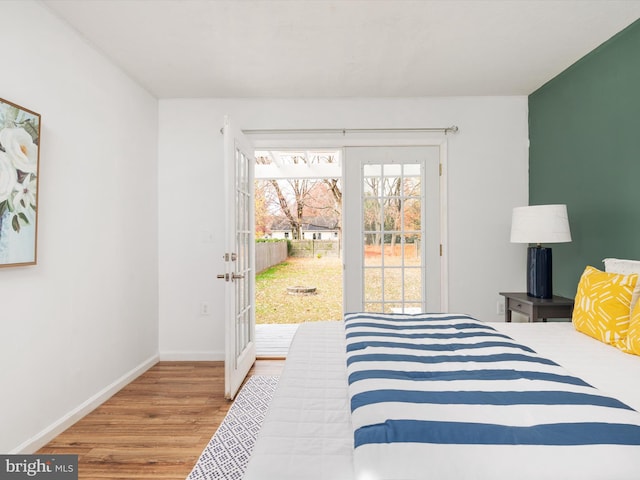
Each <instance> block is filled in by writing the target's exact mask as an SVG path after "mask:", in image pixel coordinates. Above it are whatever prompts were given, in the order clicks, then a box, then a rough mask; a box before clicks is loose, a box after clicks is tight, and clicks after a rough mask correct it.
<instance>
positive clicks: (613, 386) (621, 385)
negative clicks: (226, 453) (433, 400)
mask: <svg viewBox="0 0 640 480" xmlns="http://www.w3.org/2000/svg"><path fill="white" fill-rule="evenodd" d="M491 326H493V327H494V328H496V329H498V330H500V331H502V332H504V333H506V334H507V335H509V336H511V337H513V338H514V339H515V340H516V341H518V342H521V343H523V344H525V345H528V346H530V347H532V348H533V349H534V350H536V351H537V352H538V353H539V354H540V355H542V356H544V357H548V358H551V359H553V360H555V361H557V362H558V363H559V364H561V365H562V366H564V367H565V368H566V369H567V370H568V371H569V372H570V373H572V374H574V375H576V376H578V377H580V378H582V379H583V380H585V381H587V382H589V383H590V384H592V385H593V386H595V387H597V388H599V389H601V390H602V392H603V393H605V394H607V395H611V396H613V397H616V398H618V399H620V400H621V401H623V402H625V403H627V404H628V405H630V406H631V407H633V408H635V409H637V410H640V387H638V383H637V379H638V378H640V357H637V356H634V355H629V354H625V353H622V352H620V351H619V350H617V349H615V348H613V347H610V346H607V345H604V344H602V343H600V342H597V341H596V340H594V339H592V338H590V337H587V336H586V335H583V334H581V333H578V332H576V331H575V329H574V328H573V326H572V325H571V324H570V323H552V322H550V323H526V324H519V323H491ZM444 454H445V453H444V452H443V455H444ZM495 461H498V462H499V461H500V460H499V459H495ZM513 473H514V477H513V478H517V477H518V474H517V472H513ZM425 474H426V473H425ZM243 478H244V479H245V480H280V479H282V480H289V479H290V480H293V479H296V480H298V479H311V480H333V479H335V480H353V479H354V471H353V430H352V426H351V419H350V415H349V400H348V388H347V373H346V363H345V341H344V328H343V324H342V323H341V322H321V323H308V324H302V325H301V326H300V328H299V330H298V332H297V333H296V336H295V338H294V342H293V344H292V346H291V348H290V350H289V356H288V359H287V362H286V365H285V368H284V371H283V374H282V376H281V378H280V382H279V385H278V389H277V391H276V393H275V396H274V399H273V402H272V404H271V406H270V411H269V413H268V414H267V418H266V419H265V422H264V424H263V427H262V430H261V432H260V434H259V437H258V442H257V444H256V447H255V449H254V452H253V455H252V458H251V461H250V463H249V466H248V469H247V471H246V474H245V476H244V477H243ZM476 478H477V479H480V480H484V477H482V475H481V474H478V476H477V477H476ZM638 478H640V476H639V477H638Z"/></svg>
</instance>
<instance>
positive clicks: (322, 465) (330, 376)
mask: <svg viewBox="0 0 640 480" xmlns="http://www.w3.org/2000/svg"><path fill="white" fill-rule="evenodd" d="M344 352H345V341H344V327H343V324H342V322H321V323H303V324H301V325H300V327H299V328H298V331H297V332H296V334H295V337H294V340H293V343H292V344H291V347H290V349H289V354H288V356H287V362H286V364H285V367H284V370H283V372H282V375H281V376H280V381H279V383H278V388H277V390H276V392H275V394H274V397H273V400H272V401H271V405H270V406H269V412H268V413H267V416H266V418H265V421H264V423H263V425H262V428H261V429H260V433H259V435H258V441H257V443H256V446H255V449H254V451H253V454H252V456H251V460H250V461H249V465H248V467H247V470H246V472H245V476H244V477H243V478H244V479H245V480H303V479H304V480H352V479H353V478H354V475H353V466H352V456H353V430H352V428H351V417H350V409H349V398H348V393H347V367H346V363H345V356H344Z"/></svg>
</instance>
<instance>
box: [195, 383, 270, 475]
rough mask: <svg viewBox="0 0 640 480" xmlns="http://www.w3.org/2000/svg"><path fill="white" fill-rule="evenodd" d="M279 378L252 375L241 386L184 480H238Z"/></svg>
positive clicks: (242, 473)
mask: <svg viewBox="0 0 640 480" xmlns="http://www.w3.org/2000/svg"><path fill="white" fill-rule="evenodd" d="M277 384H278V377H272V376H265V375H253V376H252V377H250V378H249V380H247V382H246V383H245V384H244V386H243V387H242V389H241V390H240V392H239V393H238V395H237V396H236V399H235V401H234V402H233V405H231V408H230V409H229V411H228V412H227V416H226V417H225V418H224V420H223V421H222V423H221V424H220V426H219V427H218V430H217V431H216V433H215V434H214V435H213V437H212V438H211V441H210V442H209V444H208V445H207V447H206V448H205V449H204V451H203V452H202V455H200V458H199V459H198V462H197V463H196V465H195V467H193V470H192V471H191V473H190V474H189V476H188V477H187V480H210V479H216V480H217V479H224V480H240V479H241V478H242V476H243V475H244V471H245V469H246V468H247V463H249V457H250V456H251V452H252V451H253V446H254V445H255V442H256V437H257V435H258V432H259V431H260V427H261V426H262V421H263V420H264V416H265V414H266V413H267V408H268V407H269V402H270V401H271V397H272V396H273V392H274V391H275V389H276V385H277Z"/></svg>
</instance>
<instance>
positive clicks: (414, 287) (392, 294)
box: [362, 163, 424, 312]
mask: <svg viewBox="0 0 640 480" xmlns="http://www.w3.org/2000/svg"><path fill="white" fill-rule="evenodd" d="M421 175H422V165H421V164H418V163H416V164H402V163H396V164H386V163H385V164H381V165H380V164H365V165H363V184H362V198H363V243H364V246H365V248H364V252H365V253H364V255H365V258H364V271H363V280H364V289H365V294H364V304H363V306H364V308H365V311H376V312H382V311H385V312H386V311H390V310H391V311H405V310H406V309H409V308H410V309H411V310H415V309H418V310H421V309H422V305H423V303H424V301H423V300H424V299H423V298H422V297H423V295H422V273H423V271H424V269H423V265H422V258H421V257H422V256H421V255H420V254H419V240H420V237H421V234H422V231H421V227H422V225H421V224H422V222H421V206H422V203H423V198H422V189H421Z"/></svg>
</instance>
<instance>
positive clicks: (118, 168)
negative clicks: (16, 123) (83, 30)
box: [0, 1, 158, 453]
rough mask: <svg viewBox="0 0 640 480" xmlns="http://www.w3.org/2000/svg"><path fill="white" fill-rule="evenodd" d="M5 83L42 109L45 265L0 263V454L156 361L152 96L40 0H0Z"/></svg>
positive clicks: (1, 90)
mask: <svg viewBox="0 0 640 480" xmlns="http://www.w3.org/2000/svg"><path fill="white" fill-rule="evenodd" d="M0 18H2V28H0V44H2V45H3V49H2V51H3V53H2V62H1V63H2V76H1V77H0V95H1V96H2V97H3V98H5V99H7V100H10V101H13V102H15V103H18V104H20V105H22V106H24V107H26V108H29V109H31V110H34V111H36V112H38V113H40V114H41V115H42V130H41V150H40V186H39V187H40V192H39V195H40V198H39V238H38V265H37V266H31V267H21V268H5V269H0V306H1V310H0V385H1V391H2V394H1V395H0V452H4V453H7V452H29V451H33V450H34V449H35V448H37V447H38V446H40V445H41V444H42V443H43V442H44V441H46V440H47V439H48V438H49V437H51V436H52V435H53V434H54V433H56V432H57V431H58V430H60V429H61V428H62V427H64V426H66V425H67V424H68V423H69V422H71V421H72V420H73V419H75V418H77V417H78V416H79V415H80V414H82V413H84V412H85V411H86V410H87V409H89V408H90V407H91V406H94V405H95V404H96V403H98V402H99V401H100V400H103V399H104V398H105V397H106V396H108V395H109V394H110V393H113V391H114V390H115V389H117V388H118V386H119V385H121V384H122V383H123V382H126V381H127V380H129V379H130V378H131V377H133V376H135V375H136V374H138V373H139V372H141V371H142V370H144V369H145V368H147V367H148V366H149V365H150V364H152V363H153V362H155V361H156V359H157V351H158V295H157V280H158V275H157V268H158V267H157V164H156V161H157V112H158V107H157V100H156V99H155V98H153V97H152V96H151V95H149V94H148V93H147V92H145V91H144V90H143V89H142V88H140V87H139V86H138V85H137V84H135V83H134V82H133V81H132V80H130V79H129V78H128V77H127V76H125V75H124V74H123V73H122V72H121V71H120V70H118V69H116V68H115V67H114V66H113V65H112V64H111V63H110V62H109V61H107V60H106V59H105V58H104V57H103V56H102V55H100V54H98V53H97V52H96V51H95V50H94V49H93V48H91V47H90V46H88V45H87V44H86V43H85V42H84V41H83V40H81V39H80V38H79V37H78V36H77V35H76V34H75V32H74V31H72V30H71V29H70V28H69V27H68V26H66V25H65V24H63V23H62V22H60V21H59V20H57V19H56V18H55V17H54V16H53V15H52V14H51V13H50V12H49V10H48V9H47V8H46V7H44V6H43V5H42V4H40V3H38V2H32V1H3V2H0Z"/></svg>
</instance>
